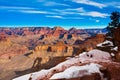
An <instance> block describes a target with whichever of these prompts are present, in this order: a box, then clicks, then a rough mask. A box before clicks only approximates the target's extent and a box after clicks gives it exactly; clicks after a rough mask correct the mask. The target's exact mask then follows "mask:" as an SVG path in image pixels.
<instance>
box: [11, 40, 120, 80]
mask: <svg viewBox="0 0 120 80" xmlns="http://www.w3.org/2000/svg"><path fill="white" fill-rule="evenodd" d="M97 46H98V47H99V48H100V47H101V48H103V47H104V48H105V47H109V48H111V51H116V50H117V48H116V47H115V48H114V45H113V43H112V42H111V41H104V42H103V43H100V44H98V45H97ZM115 55H116V53H111V52H106V51H102V50H100V49H93V50H91V51H89V52H83V53H80V54H79V55H77V56H75V57H72V58H67V60H65V61H64V62H61V63H59V64H58V65H56V66H55V67H52V68H50V69H46V70H44V69H43V70H40V71H38V72H34V73H30V74H27V75H24V76H21V77H18V78H15V79H13V80H50V79H51V80H120V76H119V75H120V73H119V72H120V63H119V62H115V61H114V60H113V57H114V56H115Z"/></svg>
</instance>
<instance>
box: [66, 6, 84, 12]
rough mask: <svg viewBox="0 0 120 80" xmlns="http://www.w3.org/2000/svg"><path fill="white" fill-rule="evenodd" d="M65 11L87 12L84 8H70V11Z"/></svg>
mask: <svg viewBox="0 0 120 80" xmlns="http://www.w3.org/2000/svg"><path fill="white" fill-rule="evenodd" d="M64 11H78V12H84V11H85V10H84V9H83V7H80V8H68V9H65V10H64Z"/></svg>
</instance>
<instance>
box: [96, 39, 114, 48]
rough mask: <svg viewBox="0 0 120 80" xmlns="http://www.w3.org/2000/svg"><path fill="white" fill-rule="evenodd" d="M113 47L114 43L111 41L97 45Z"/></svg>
mask: <svg viewBox="0 0 120 80" xmlns="http://www.w3.org/2000/svg"><path fill="white" fill-rule="evenodd" d="M106 45H107V46H113V43H112V42H111V41H108V40H106V41H104V42H103V43H100V44H97V47H105V46H106Z"/></svg>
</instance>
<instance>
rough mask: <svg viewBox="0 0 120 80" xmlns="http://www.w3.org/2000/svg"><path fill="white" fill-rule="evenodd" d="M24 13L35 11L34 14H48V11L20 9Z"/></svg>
mask: <svg viewBox="0 0 120 80" xmlns="http://www.w3.org/2000/svg"><path fill="white" fill-rule="evenodd" d="M19 12H22V13H31V14H32V13H34V14H48V12H47V11H37V10H19Z"/></svg>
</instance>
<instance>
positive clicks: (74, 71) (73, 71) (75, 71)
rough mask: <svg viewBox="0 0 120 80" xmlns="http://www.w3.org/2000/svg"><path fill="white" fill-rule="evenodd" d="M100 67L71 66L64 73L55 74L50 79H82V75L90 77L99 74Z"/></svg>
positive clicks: (96, 65)
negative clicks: (92, 74)
mask: <svg viewBox="0 0 120 80" xmlns="http://www.w3.org/2000/svg"><path fill="white" fill-rule="evenodd" d="M100 67H101V65H99V64H95V63H91V64H89V65H85V66H72V67H70V68H68V69H66V70H65V71H64V72H60V73H56V74H54V75H53V76H52V77H51V78H50V79H52V80H53V79H70V78H77V77H82V76H84V75H90V74H91V73H99V74H100V75H102V73H101V72H100V70H99V69H100Z"/></svg>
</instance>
